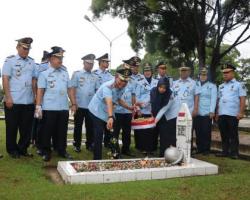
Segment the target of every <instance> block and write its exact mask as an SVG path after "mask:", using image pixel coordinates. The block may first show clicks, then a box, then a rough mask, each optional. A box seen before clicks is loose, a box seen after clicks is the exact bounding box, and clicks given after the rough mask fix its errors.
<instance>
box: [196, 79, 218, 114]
mask: <svg viewBox="0 0 250 200" xmlns="http://www.w3.org/2000/svg"><path fill="white" fill-rule="evenodd" d="M200 84H201V83H200ZM216 101H217V87H216V85H215V84H213V83H211V82H209V81H207V82H206V83H204V84H203V85H201V93H200V97H199V107H198V115H200V116H208V115H209V114H210V113H215V107H216Z"/></svg>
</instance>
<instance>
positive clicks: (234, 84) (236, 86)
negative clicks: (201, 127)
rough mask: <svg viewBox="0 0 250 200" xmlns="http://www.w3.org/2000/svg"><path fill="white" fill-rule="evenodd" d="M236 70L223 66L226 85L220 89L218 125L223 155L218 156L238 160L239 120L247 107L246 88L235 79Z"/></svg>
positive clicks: (230, 65) (223, 84) (227, 65)
mask: <svg viewBox="0 0 250 200" xmlns="http://www.w3.org/2000/svg"><path fill="white" fill-rule="evenodd" d="M235 69H236V68H235V67H234V66H233V65H232V64H230V63H227V64H225V65H224V66H222V73H223V79H224V83H222V84H221V85H220V86H219V89H218V104H217V106H218V108H217V116H216V118H217V119H218V125H219V129H220V134H221V140H222V153H218V154H217V156H220V157H226V156H230V157H231V158H232V159H237V158H238V155H239V134H238V124H239V120H240V119H242V118H243V117H244V111H245V105H246V87H245V85H244V84H242V83H240V82H238V81H237V80H235V78H234V76H235V75H234V70H235Z"/></svg>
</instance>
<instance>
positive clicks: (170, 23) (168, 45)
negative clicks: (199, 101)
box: [91, 0, 250, 79]
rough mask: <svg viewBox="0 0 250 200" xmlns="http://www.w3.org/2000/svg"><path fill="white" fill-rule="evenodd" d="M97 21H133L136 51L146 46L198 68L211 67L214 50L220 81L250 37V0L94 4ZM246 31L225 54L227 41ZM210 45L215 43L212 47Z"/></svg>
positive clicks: (103, 1)
mask: <svg viewBox="0 0 250 200" xmlns="http://www.w3.org/2000/svg"><path fill="white" fill-rule="evenodd" d="M91 9H92V11H93V13H94V17H96V18H100V17H101V16H102V15H104V14H111V15H112V16H114V17H120V18H127V20H128V22H129V28H128V34H129V35H130V37H131V39H132V43H131V46H132V48H133V49H134V50H135V51H138V50H139V49H140V48H142V47H145V48H146V50H147V51H148V52H149V53H154V52H157V51H160V52H162V53H163V54H166V55H169V57H170V56H171V55H173V56H175V55H176V53H177V54H178V56H176V59H184V60H185V62H186V63H187V65H189V66H191V67H193V64H194V60H195V59H198V66H199V68H201V67H204V66H205V64H206V49H207V47H210V48H211V51H212V52H211V60H210V64H209V65H210V67H211V76H212V79H215V76H216V69H217V68H218V66H219V64H220V61H221V59H222V58H223V57H225V56H226V55H227V54H228V53H229V52H230V51H231V50H232V49H233V48H235V47H236V46H237V45H239V44H241V43H243V42H245V41H246V40H248V39H249V38H250V33H249V31H248V29H249V26H250V1H249V0H178V1H176V0H92V6H91ZM236 29H240V30H241V31H240V33H239V35H238V37H236V39H235V40H234V41H233V42H232V44H230V45H229V46H228V48H226V49H221V45H222V43H223V41H224V38H225V36H227V35H228V34H230V32H232V31H233V30H236ZM208 41H209V42H208Z"/></svg>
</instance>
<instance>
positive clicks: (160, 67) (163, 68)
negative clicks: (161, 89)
mask: <svg viewBox="0 0 250 200" xmlns="http://www.w3.org/2000/svg"><path fill="white" fill-rule="evenodd" d="M155 69H157V72H158V74H157V76H156V79H157V80H159V79H160V78H164V77H167V78H168V80H169V84H170V87H172V85H173V78H172V77H171V76H168V74H167V65H166V64H165V63H164V62H163V61H161V62H159V63H158V64H157V65H156V66H155Z"/></svg>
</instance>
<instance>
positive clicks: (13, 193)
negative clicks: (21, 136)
mask: <svg viewBox="0 0 250 200" xmlns="http://www.w3.org/2000/svg"><path fill="white" fill-rule="evenodd" d="M0 136H1V137H0V152H2V153H4V152H5V127H4V122H3V121H1V122H0ZM30 151H31V152H33V153H35V149H34V148H30ZM68 151H69V152H70V153H72V155H73V156H74V157H75V159H91V157H92V155H91V153H89V152H87V151H83V152H82V153H80V154H76V153H74V152H73V151H72V147H68ZM133 151H134V153H136V154H137V156H139V155H140V154H139V153H138V152H136V151H135V150H133ZM199 158H200V159H201V160H206V161H209V162H212V163H215V164H218V165H219V169H220V170H219V171H220V172H219V175H216V176H201V177H189V178H176V179H168V180H152V181H137V182H127V183H114V184H99V185H94V184H93V185H62V184H55V183H53V182H52V181H51V180H50V179H49V178H48V176H47V175H46V170H45V169H46V167H48V166H56V164H57V161H58V160H59V159H58V158H56V156H54V157H53V159H52V161H51V162H50V163H48V164H45V163H43V162H42V160H41V158H40V157H39V156H36V155H35V157H34V158H33V159H31V158H22V159H19V160H14V159H11V158H10V157H9V156H8V155H7V154H6V153H4V158H3V159H1V160H0V199H1V200H5V199H11V200H15V199H17V200H19V199H28V200H29V199H32V200H33V199H34V200H36V199H56V200H57V199H58V200H64V199H72V200H73V199H80V200H85V199H86V200H94V199H100V200H139V199H140V200H160V199H162V200H166V199H185V200H186V199H194V200H196V199H197V200H207V199H211V200H217V199H218V200H238V199H239V200H240V199H242V200H247V199H250V190H249V188H250V178H249V177H250V167H249V166H250V163H249V161H244V160H231V159H218V158H216V157H214V156H213V155H210V156H209V157H204V156H200V157H199Z"/></svg>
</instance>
